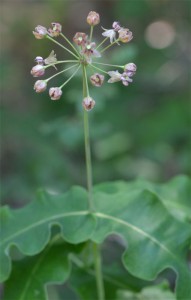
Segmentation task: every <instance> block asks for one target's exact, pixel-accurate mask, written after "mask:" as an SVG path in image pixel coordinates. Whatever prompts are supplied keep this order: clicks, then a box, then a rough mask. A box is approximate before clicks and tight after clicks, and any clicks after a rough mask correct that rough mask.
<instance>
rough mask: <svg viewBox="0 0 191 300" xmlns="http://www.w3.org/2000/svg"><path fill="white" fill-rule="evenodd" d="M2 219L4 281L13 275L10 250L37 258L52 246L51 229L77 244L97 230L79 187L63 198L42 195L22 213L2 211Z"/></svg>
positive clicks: (18, 211)
mask: <svg viewBox="0 0 191 300" xmlns="http://www.w3.org/2000/svg"><path fill="white" fill-rule="evenodd" d="M0 217H1V225H2V226H1V229H2V230H1V248H0V261H1V273H0V280H1V281H4V280H6V279H7V278H8V276H9V274H10V271H11V261H10V256H9V251H10V247H11V246H13V245H15V246H16V247H17V248H18V249H19V250H20V252H22V253H23V254H25V255H35V254H38V253H39V252H40V251H42V250H43V249H44V247H45V246H46V245H47V243H48V242H49V240H50V235H51V227H52V226H58V227H59V228H60V231H61V234H62V236H63V237H64V239H65V240H66V241H67V242H69V243H74V244H77V243H80V242H83V241H86V240H87V239H88V238H90V235H91V233H92V231H93V229H94V227H95V218H94V217H93V216H92V215H90V214H89V212H88V202H87V193H86V191H85V190H84V189H82V188H80V187H74V188H72V189H71V190H70V191H69V192H68V193H65V194H64V195H50V194H48V193H43V192H41V193H39V196H38V198H37V200H35V201H34V202H32V203H30V204H29V205H27V206H25V207H24V208H22V209H18V210H10V209H9V208H7V207H3V208H2V209H1V215H0ZM79 228H80V230H79Z"/></svg>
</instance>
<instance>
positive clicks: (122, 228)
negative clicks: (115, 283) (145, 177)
mask: <svg viewBox="0 0 191 300" xmlns="http://www.w3.org/2000/svg"><path fill="white" fill-rule="evenodd" d="M175 181H176V185H177V186H178V183H179V182H182V177H180V180H179V179H176V180H175ZM181 184H182V183H181ZM170 185H171V184H169V186H170ZM176 185H175V184H172V186H173V189H174V188H176ZM166 188H167V187H166ZM144 189H145V186H143V187H141V184H140V182H139V183H137V182H135V183H124V182H116V183H108V184H101V185H98V186H96V187H95V188H94V205H95V211H94V213H93V214H90V213H89V212H88V205H87V193H86V191H85V190H84V189H82V188H80V187H75V188H73V189H72V190H71V191H70V192H68V193H66V194H64V195H59V196H58V195H49V194H47V193H41V195H40V197H39V199H38V200H36V201H34V202H33V203H31V204H30V205H28V206H26V207H25V208H23V209H19V210H15V211H12V210H9V209H7V208H3V209H2V212H1V218H2V219H1V222H2V235H1V237H2V240H1V269H2V273H1V280H5V279H6V278H8V276H9V274H10V269H11V262H10V257H9V249H10V247H11V246H12V245H16V247H17V248H18V249H19V250H20V251H21V252H22V253H23V254H25V255H35V254H37V253H39V252H41V251H42V250H43V249H44V247H45V246H46V244H47V243H48V241H49V239H50V230H51V227H52V226H53V225H58V226H59V227H60V231H61V235H62V236H63V237H64V238H65V240H66V241H68V242H70V243H75V244H76V243H80V242H82V241H86V240H88V239H91V240H93V241H95V242H97V243H102V242H103V241H104V239H105V238H106V237H107V236H108V235H110V234H111V233H116V234H118V235H120V236H121V237H122V239H123V240H124V243H125V244H126V247H127V249H126V251H125V253H124V255H123V263H124V266H125V267H126V268H127V270H128V271H129V272H130V273H131V274H133V275H134V276H136V277H138V278H142V279H145V280H153V279H154V278H156V276H157V274H158V273H160V272H161V271H162V270H164V269H166V268H171V269H173V270H174V271H175V272H176V274H177V288H176V291H177V299H180V300H183V299H185V300H186V299H190V298H191V273H190V271H189V268H188V265H187V262H186V255H187V251H188V249H189V246H190V241H191V226H190V224H186V223H185V222H181V221H179V220H177V219H175V218H174V217H173V216H172V215H171V214H170V213H169V211H168V210H167V209H166V208H165V206H164V205H163V203H165V200H166V199H168V200H169V201H171V199H170V198H169V195H170V194H171V193H170V192H169V193H166V195H167V198H165V200H164V199H163V198H164V197H165V188H164V186H162V189H161V190H160V188H159V186H158V188H157V189H156V186H154V187H153V188H151V187H148V189H149V190H150V191H148V190H144ZM151 189H152V192H151ZM169 190H170V189H167V191H169ZM178 190H179V189H178ZM173 193H174V195H175V194H176V192H175V191H174V192H173ZM157 194H159V197H160V198H159V197H157ZM179 194H180V196H181V197H182V199H186V197H187V196H188V195H187V194H186V193H179ZM175 198H176V197H174V199H175ZM162 199H163V200H162ZM161 200H162V201H161ZM179 201H180V200H179ZM186 203H188V202H187V200H186ZM167 207H168V209H169V207H170V206H168V205H167ZM180 207H181V206H180ZM96 222H97V225H96V227H95V224H96ZM49 280H51V279H47V281H49Z"/></svg>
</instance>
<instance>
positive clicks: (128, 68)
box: [124, 63, 137, 73]
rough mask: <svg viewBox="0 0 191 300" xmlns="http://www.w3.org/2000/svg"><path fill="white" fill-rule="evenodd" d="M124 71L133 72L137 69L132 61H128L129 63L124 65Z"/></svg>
mask: <svg viewBox="0 0 191 300" xmlns="http://www.w3.org/2000/svg"><path fill="white" fill-rule="evenodd" d="M124 71H125V72H134V73H135V72H136V71H137V66H136V65H135V64H134V63H129V64H127V65H125V67H124Z"/></svg>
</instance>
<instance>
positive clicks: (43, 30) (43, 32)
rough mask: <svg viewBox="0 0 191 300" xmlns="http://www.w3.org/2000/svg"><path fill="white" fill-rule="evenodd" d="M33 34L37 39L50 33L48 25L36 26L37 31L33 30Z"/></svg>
mask: <svg viewBox="0 0 191 300" xmlns="http://www.w3.org/2000/svg"><path fill="white" fill-rule="evenodd" d="M33 34H34V36H35V38H36V39H38V40H41V39H43V38H44V37H45V36H46V35H47V34H48V31H47V29H46V27H43V26H41V25H38V26H37V27H36V28H35V31H33Z"/></svg>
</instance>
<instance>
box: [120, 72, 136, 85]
mask: <svg viewBox="0 0 191 300" xmlns="http://www.w3.org/2000/svg"><path fill="white" fill-rule="evenodd" d="M121 81H122V83H123V85H125V86H128V85H129V83H130V82H133V79H131V78H129V76H128V74H127V73H125V72H124V73H123V74H122V76H121Z"/></svg>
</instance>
